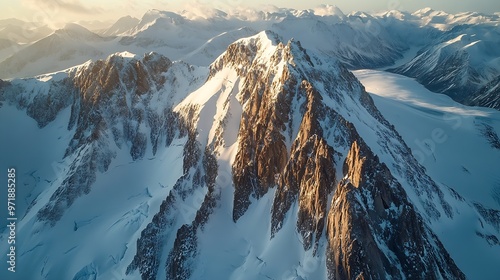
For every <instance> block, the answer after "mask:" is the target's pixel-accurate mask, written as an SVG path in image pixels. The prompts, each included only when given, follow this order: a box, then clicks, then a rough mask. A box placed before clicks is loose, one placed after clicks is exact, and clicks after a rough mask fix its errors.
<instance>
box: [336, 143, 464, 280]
mask: <svg viewBox="0 0 500 280" xmlns="http://www.w3.org/2000/svg"><path fill="white" fill-rule="evenodd" d="M343 173H344V178H343V179H342V181H341V182H340V183H339V185H338V186H337V189H336V191H335V195H334V196H333V199H332V206H331V209H330V212H329V214H328V229H327V235H328V244H329V249H328V250H327V266H328V273H329V278H331V279H385V278H387V277H390V278H396V279H404V278H410V279H465V276H464V274H463V273H462V272H461V271H460V269H459V268H458V267H457V266H456V265H455V263H454V261H453V259H451V257H450V256H449V255H448V253H447V252H446V250H445V248H444V247H443V245H442V244H441V242H440V241H439V240H438V239H437V237H436V236H435V235H434V234H433V233H432V231H431V230H430V229H429V228H428V227H427V226H426V225H425V223H424V221H423V220H422V217H421V216H420V215H419V214H418V213H417V212H416V211H415V209H414V207H413V206H412V205H411V203H410V202H409V201H408V200H407V198H406V193H405V191H404V190H403V188H402V187H401V185H400V184H399V183H398V182H397V180H395V179H394V177H392V175H391V172H390V171H389V169H388V168H387V166H386V165H385V164H383V163H380V161H379V159H378V157H377V156H376V155H374V154H373V153H372V152H371V151H370V149H369V148H368V147H367V146H366V144H365V143H364V142H363V141H362V140H361V139H359V140H356V141H354V142H353V144H352V146H351V149H350V151H349V154H348V156H347V158H346V160H345V163H344V168H343Z"/></svg>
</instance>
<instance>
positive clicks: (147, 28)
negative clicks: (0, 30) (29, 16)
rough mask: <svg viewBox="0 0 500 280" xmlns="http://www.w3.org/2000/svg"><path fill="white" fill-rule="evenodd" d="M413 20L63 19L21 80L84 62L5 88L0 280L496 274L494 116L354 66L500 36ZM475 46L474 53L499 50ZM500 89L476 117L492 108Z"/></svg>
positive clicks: (498, 160)
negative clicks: (88, 24)
mask: <svg viewBox="0 0 500 280" xmlns="http://www.w3.org/2000/svg"><path fill="white" fill-rule="evenodd" d="M428 12H429V11H428ZM419 13H424V10H422V11H420V12H417V13H414V14H409V13H402V12H396V11H391V12H388V13H383V14H380V15H369V14H366V13H361V12H358V13H353V14H350V15H345V14H343V13H342V12H341V11H340V10H339V9H338V8H335V7H333V6H323V7H322V8H321V9H317V10H306V11H295V10H286V9H277V10H275V11H268V12H255V13H251V14H244V15H243V14H237V15H235V14H228V13H224V12H222V11H218V10H214V11H211V13H209V16H205V17H202V16H200V15H195V14H192V13H189V12H183V13H178V14H177V13H171V12H164V11H157V10H152V11H150V12H148V13H147V14H146V15H144V17H143V18H142V19H141V20H140V21H139V22H138V23H136V24H135V25H134V26H133V27H132V28H130V29H128V30H126V31H123V32H122V30H124V29H126V28H125V27H124V28H121V27H123V26H125V25H127V24H125V23H124V24H123V25H122V24H118V23H117V25H115V27H120V28H121V29H120V28H118V29H120V31H119V32H120V34H118V33H117V34H114V35H113V36H109V37H106V36H104V37H103V36H101V35H97V34H95V33H92V32H90V31H88V30H86V29H85V28H83V27H81V26H78V25H75V24H71V25H68V26H67V27H66V28H64V29H61V30H58V31H56V32H55V33H54V34H52V35H51V37H50V36H49V37H47V38H45V39H42V40H40V41H38V42H37V43H35V44H32V45H29V46H26V48H25V50H27V49H29V48H31V50H32V51H35V50H36V49H42V48H43V49H46V50H50V51H51V52H47V53H44V54H43V55H39V56H37V58H34V59H33V60H32V61H31V62H27V61H26V63H25V67H26V69H32V67H33V68H34V67H35V66H36V65H41V64H38V63H40V61H41V60H40V59H41V58H42V57H44V56H46V57H48V58H53V59H54V60H56V62H59V63H60V62H61V60H62V59H61V58H60V57H58V56H57V55H61V54H62V53H64V52H65V51H66V52H71V50H74V49H81V50H82V52H81V53H80V54H81V55H76V56H75V57H74V58H75V59H76V57H78V58H84V57H85V58H89V57H90V56H92V57H90V58H91V59H90V60H88V61H87V60H83V61H80V62H78V63H76V62H75V61H73V63H75V64H74V65H71V66H72V67H69V66H68V67H65V68H67V69H65V70H63V71H56V72H53V73H49V74H43V75H34V77H32V78H14V79H8V80H0V118H2V119H3V120H9V121H2V122H0V133H1V134H2V135H6V136H7V137H2V138H1V139H0V141H1V142H0V154H2V155H3V157H2V160H0V168H2V169H3V170H7V169H8V168H11V167H15V168H16V180H17V193H16V217H17V218H18V220H17V222H16V223H17V231H16V256H17V257H16V258H17V271H16V273H15V274H12V273H11V272H9V271H8V270H6V269H2V270H0V278H2V279H358V278H359V279H387V278H395V279H466V278H470V279H479V278H481V279H495V277H497V275H498V274H499V273H500V268H499V267H498V265H497V263H498V262H499V261H500V251H499V248H500V247H499V246H500V241H499V240H500V185H499V182H500V177H499V176H498V174H497V173H498V170H497V169H498V166H499V164H500V138H499V136H498V134H499V133H500V112H499V111H498V110H495V109H490V108H481V107H468V106H465V105H461V104H459V103H457V102H455V101H453V100H452V99H451V98H450V97H448V96H445V95H442V94H438V93H434V92H431V91H429V90H428V89H426V88H425V87H424V86H427V87H429V85H428V84H423V85H422V84H420V83H419V79H418V77H417V79H415V80H414V79H411V78H408V77H405V76H401V75H398V74H394V73H390V72H386V71H382V70H366V69H365V70H357V71H355V72H354V73H353V72H351V71H350V70H349V69H350V68H361V67H367V68H373V67H381V66H390V65H393V64H397V63H400V64H401V63H402V64H403V66H401V67H404V65H408V63H411V62H415V61H417V60H418V59H417V58H418V57H419V56H420V55H422V54H423V53H425V52H424V51H421V52H419V53H418V54H417V55H416V57H415V58H414V59H413V60H412V59H411V57H408V53H412V52H417V51H418V49H419V48H420V47H423V50H428V49H433V47H435V44H436V42H441V41H442V40H443V38H444V37H445V36H451V37H452V35H449V34H452V33H453V32H455V31H456V30H467V32H469V31H470V30H473V31H474V32H476V33H475V34H477V36H479V37H481V36H482V37H481V38H483V39H482V40H481V42H483V41H485V40H486V39H484V38H492V40H495V39H498V38H497V37H496V35H495V34H496V33H495V32H496V31H495V32H492V30H491V27H488V26H486V25H481V24H483V23H484V22H486V20H483V21H481V23H479V25H477V26H465V27H464V26H461V25H460V24H461V23H462V22H463V20H462V19H460V20H458V19H457V16H455V17H451V18H449V17H447V19H446V23H447V24H449V25H456V27H451V29H446V31H441V30H439V29H436V28H435V27H434V26H432V25H431V24H430V23H425V24H423V23H422V21H423V20H424V15H419ZM250 16H251V19H249V18H250ZM437 16H438V15H427V14H426V15H425V17H432V20H431V21H429V22H432V23H436V22H437ZM473 16H477V15H475V14H474V15H471V17H473ZM245 17H246V19H245ZM464 20H465V19H464ZM472 20H473V19H470V21H472ZM487 24H492V23H491V22H487ZM262 28H264V29H266V30H264V31H260V32H259V31H258V30H262ZM118 29H116V30H118ZM405 29H406V33H405V32H404V30H405ZM444 29H445V28H444V27H443V30H444ZM408 30H414V31H415V32H416V33H415V34H420V35H422V36H421V37H419V38H416V39H414V40H406V39H405V38H408V34H407V33H408ZM454 30H455V31H454ZM471 32H472V31H471ZM488 32H492V33H488ZM488 34H489V35H488ZM348 36H351V37H349V38H352V39H349V38H348V39H346V38H347V37H348ZM488 36H489V37H488ZM463 37H466V35H464V36H463ZM49 38H51V39H49ZM50 40H53V42H54V44H53V45H50V42H51V41H50ZM83 42H86V43H85V45H83V44H82V43H83ZM56 43H57V44H59V45H60V46H59V49H57V50H58V51H55V52H52V51H53V50H52V49H53V48H56V47H57V45H56ZM37 44H40V45H37ZM41 44H47V45H41ZM425 44H430V45H429V46H427V45H425ZM440 44H442V42H441V43H439V44H438V46H439V47H443V46H442V45H440ZM477 44H480V42H478V43H477ZM424 45H425V46H424ZM459 46H460V47H457V48H463V46H461V45H459ZM481 46H482V47H481V48H478V49H477V51H475V52H470V54H471V55H470V56H471V57H474V59H479V57H480V56H481V57H485V56H487V57H489V58H492V59H493V58H494V57H495V55H496V49H494V50H490V48H489V47H488V46H489V45H486V44H485V45H481ZM88 50H97V51H99V53H94V54H91V55H89V54H88V53H85V52H86V51H88ZM112 50H115V52H113V53H111V54H109V55H108V53H109V52H110V51H112ZM144 50H149V51H144ZM158 50H159V51H158ZM141 51H142V52H141ZM443 52H444V51H443ZM138 53H144V55H142V54H141V55H138ZM168 54H171V55H173V56H172V57H171V56H168ZM26 55H27V53H26V54H25V56H26ZM21 57H22V56H12V57H11V59H14V58H15V59H19V58H21ZM99 57H103V58H102V59H97V58H99ZM404 60H406V61H404ZM68 61H69V62H67V63H68V64H69V63H70V62H71V61H70V60H68ZM408 61H410V62H408ZM456 61H458V60H455V62H450V61H448V60H443V61H441V62H440V63H442V64H444V63H451V64H453V63H456ZM467 61H471V60H470V59H469V60H467ZM62 62H63V63H66V62H64V60H62ZM426 62H427V63H429V62H430V59H428V60H427V61H426ZM483 62H484V61H483ZM483 62H481V63H483ZM3 63H5V62H3ZM3 63H2V64H0V65H3ZM12 63H14V62H12ZM77 64H78V65H77ZM13 65H16V64H13ZM75 65H76V66H75ZM422 65H423V62H422ZM61 66H63V64H60V65H59V66H58V67H61ZM396 66H398V65H396ZM54 67H55V66H54ZM421 67H422V68H424V66H421ZM0 69H3V68H0ZM61 69H63V68H61ZM457 69H458V67H457ZM38 71H41V68H39V69H38ZM494 71H496V70H494V69H493V70H491V74H492V75H493V73H494ZM435 74H436V75H438V74H439V75H441V74H443V73H442V72H436V73H435ZM488 75H489V74H488ZM443 77H447V76H443ZM486 80H487V79H485V81H486ZM494 81H495V80H492V82H490V83H489V84H488V85H487V86H485V89H483V90H481V91H480V93H479V94H478V96H481V97H482V96H488V97H485V98H484V99H481V101H478V102H483V100H487V102H483V103H481V104H477V105H487V106H491V107H494V105H491V104H494V102H493V103H492V102H491V101H490V100H492V99H491V98H493V99H494V98H495V92H496V91H495V90H496V89H497V88H498V87H497V86H496V84H495V82H494ZM480 84H481V83H478V86H479V85H480ZM11 136H12V137H11ZM5 215H6V213H2V214H0V219H2V220H4V221H5V220H6V218H7V217H6V216H5ZM9 234H10V232H9V231H8V229H5V230H4V229H3V228H2V232H1V235H0V252H1V253H2V254H4V255H6V254H7V253H8V252H10V248H9V244H8V242H7V240H8V237H9ZM27 267H29V269H26V268H27ZM13 277H14V278H13Z"/></svg>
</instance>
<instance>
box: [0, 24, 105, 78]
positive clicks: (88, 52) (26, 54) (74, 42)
mask: <svg viewBox="0 0 500 280" xmlns="http://www.w3.org/2000/svg"><path fill="white" fill-rule="evenodd" d="M109 41H110V40H109V39H107V38H104V37H100V36H99V35H97V34H95V33H93V32H91V31H89V30H88V29H86V28H84V27H83V26H80V25H77V24H73V23H68V24H67V25H66V26H65V27H64V28H62V29H58V30H56V31H55V32H54V33H52V34H51V35H49V36H47V37H45V38H43V39H41V40H39V41H37V42H35V43H33V44H31V45H28V46H25V47H24V48H22V49H20V50H19V51H18V52H16V53H15V54H13V55H12V56H10V57H8V58H7V59H5V60H4V61H2V62H0V77H2V78H13V77H31V76H34V75H38V74H43V73H48V72H54V71H58V70H63V69H66V68H70V67H72V66H75V65H79V64H81V63H83V62H85V61H87V60H89V59H96V58H100V57H102V56H103V55H104V54H105V53H104V52H103V50H102V49H101V48H103V47H105V46H106V45H108V44H109ZM106 55H107V54H106ZM46 71H47V72H46Z"/></svg>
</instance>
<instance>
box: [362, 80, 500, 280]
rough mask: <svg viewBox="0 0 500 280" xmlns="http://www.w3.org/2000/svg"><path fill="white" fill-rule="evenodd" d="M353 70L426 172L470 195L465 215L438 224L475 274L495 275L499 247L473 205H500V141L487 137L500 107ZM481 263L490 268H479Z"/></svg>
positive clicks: (498, 122) (495, 127)
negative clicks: (482, 234)
mask: <svg viewBox="0 0 500 280" xmlns="http://www.w3.org/2000/svg"><path fill="white" fill-rule="evenodd" d="M354 74H355V75H356V77H357V78H358V79H359V80H360V81H361V83H363V85H364V86H365V87H366V90H367V92H369V93H370V94H371V96H372V98H373V100H374V102H375V104H376V106H377V107H378V108H379V110H380V111H381V113H382V114H383V115H384V117H385V118H387V120H388V121H389V122H390V123H392V124H393V125H394V126H395V127H396V130H397V131H398V132H399V133H400V134H401V136H402V137H403V139H404V140H405V142H406V143H407V144H408V146H409V147H410V148H411V150H412V153H413V155H414V156H415V158H416V159H417V160H418V161H419V162H420V163H421V164H422V165H423V166H425V168H426V170H427V173H428V174H429V175H430V176H431V177H432V178H433V179H434V180H435V181H436V182H437V183H439V184H441V185H443V186H446V187H448V188H451V189H453V190H455V191H456V192H457V193H458V194H459V195H460V196H462V197H463V198H464V199H465V202H466V203H456V205H454V207H457V209H459V210H458V211H460V216H458V217H456V219H455V220H453V219H451V220H448V221H447V220H446V219H442V220H441V221H440V222H439V223H434V225H433V227H434V228H435V229H436V233H437V234H438V235H439V236H440V239H441V241H442V242H443V243H444V245H445V246H446V247H447V249H448V250H449V252H450V254H451V255H452V257H453V258H454V259H455V261H456V262H457V265H458V266H459V267H460V268H462V269H463V271H464V273H466V274H467V275H468V277H470V278H471V279H479V278H482V279H493V278H495V276H496V275H498V273H500V268H498V265H496V264H498V263H499V262H500V248H499V247H498V245H490V244H488V243H487V242H485V241H484V240H478V238H477V232H479V231H481V230H483V229H484V228H482V225H481V223H480V221H478V220H476V219H474V218H473V217H474V215H475V214H474V211H473V210H471V209H470V206H471V205H472V204H473V203H480V204H482V205H484V206H486V207H487V208H490V209H496V210H500V174H499V173H498V167H499V166H500V149H499V148H500V146H497V147H493V146H494V145H493V144H492V143H491V141H490V138H488V137H487V136H485V131H486V129H487V128H488V127H489V128H491V129H492V131H493V132H494V133H495V134H497V135H498V134H499V133H500V112H498V111H497V110H493V109H488V108H479V107H468V106H464V105H462V104H459V103H457V102H455V101H453V100H452V99H451V98H449V97H448V96H445V95H442V94H436V93H433V92H430V91H429V90H427V89H426V88H424V87H423V86H422V85H421V84H419V83H417V82H416V81H415V80H413V79H411V78H407V77H404V76H401V75H397V74H392V73H388V72H383V71H376V70H358V71H354ZM498 230H499V229H493V228H490V229H487V231H491V232H495V231H496V232H498ZM480 266H483V267H487V268H488V269H487V270H480V271H478V270H477V267H480Z"/></svg>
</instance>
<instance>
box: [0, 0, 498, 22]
mask: <svg viewBox="0 0 500 280" xmlns="http://www.w3.org/2000/svg"><path fill="white" fill-rule="evenodd" d="M2 2H4V4H3V5H2V7H3V9H2V10H0V20H2V19H9V18H17V19H21V20H24V21H28V22H43V23H46V24H49V25H59V24H61V23H65V22H78V21H114V20H117V19H118V18H120V17H122V16H126V15H131V16H133V17H137V18H140V17H141V16H142V15H143V14H144V13H145V12H146V11H148V10H151V9H159V10H169V11H181V10H190V9H193V10H195V11H196V10H204V9H203V7H207V6H208V7H210V8H215V9H220V10H223V11H230V10H234V9H246V8H253V9H266V8H269V7H272V6H276V7H280V8H293V9H313V8H317V7H319V6H320V5H323V4H324V5H334V6H337V7H338V8H340V9H341V10H342V11H343V12H344V13H346V14H348V13H350V12H353V11H364V12H380V11H385V10H400V11H408V12H414V11H416V10H419V9H422V8H425V7H430V8H432V9H434V10H442V11H445V12H448V13H459V12H465V11H473V12H481V13H486V14H494V13H495V12H500V4H499V3H498V2H497V1H495V0H482V1H470V0H468V1H461V2H456V1H449V0H443V1H398V0H377V1H369V0H363V1H347V0H341V1H321V0H319V1H316V0H311V1H307V3H304V2H300V3H296V2H289V1H283V0H275V1H271V2H269V1H262V0H257V1H253V2H252V3H253V4H252V5H248V4H245V3H244V2H243V1H241V0H218V1H208V0H197V1H189V2H185V1H184V2H183V1H179V0H177V1H166V0H145V1H138V0H127V1H118V0H111V1H106V2H103V1H97V0H90V1H85V2H83V1H80V0H46V1H37V0H21V1H15V2H13V1H9V2H8V3H5V2H7V0H0V3H2Z"/></svg>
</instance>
